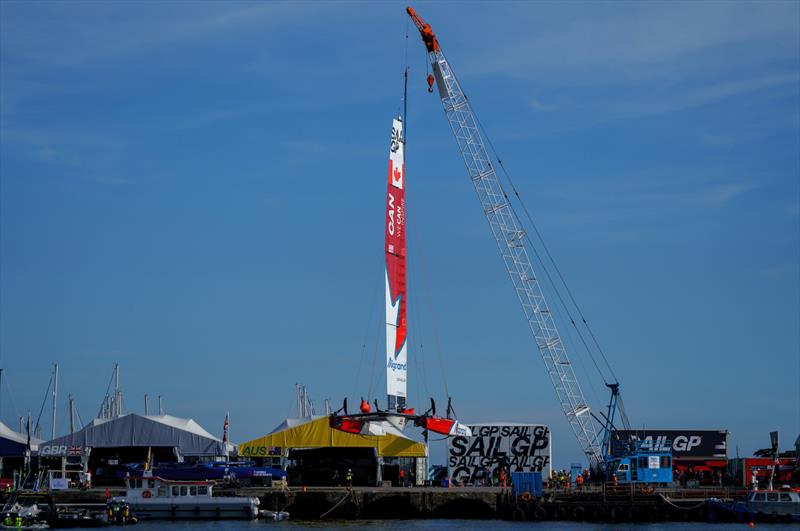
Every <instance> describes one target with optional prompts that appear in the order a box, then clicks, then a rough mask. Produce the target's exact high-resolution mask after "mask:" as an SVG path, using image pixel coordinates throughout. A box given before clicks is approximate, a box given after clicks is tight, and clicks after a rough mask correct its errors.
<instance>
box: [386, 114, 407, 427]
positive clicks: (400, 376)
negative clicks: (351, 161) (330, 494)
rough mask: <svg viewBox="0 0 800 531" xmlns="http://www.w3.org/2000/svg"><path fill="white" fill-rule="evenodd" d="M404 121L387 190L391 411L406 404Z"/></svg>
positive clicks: (395, 127)
mask: <svg viewBox="0 0 800 531" xmlns="http://www.w3.org/2000/svg"><path fill="white" fill-rule="evenodd" d="M404 150H405V145H404V139H403V121H402V120H401V119H400V118H395V119H394V121H393V122H392V139H391V143H390V145H389V183H388V190H387V192H386V394H387V395H388V399H389V410H390V411H401V410H403V409H405V406H406V379H407V375H408V361H407V345H406V334H407V319H406V315H407V311H408V308H407V305H408V301H407V298H406V201H405V178H406V176H405V162H404V156H403V155H404Z"/></svg>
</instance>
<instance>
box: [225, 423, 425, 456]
mask: <svg viewBox="0 0 800 531" xmlns="http://www.w3.org/2000/svg"><path fill="white" fill-rule="evenodd" d="M281 428H283V429H281ZM331 447H335V448H375V449H377V451H378V455H379V456H382V457H426V455H427V453H426V451H425V450H426V449H425V445H424V444H422V443H419V442H416V441H413V440H411V439H409V438H407V437H405V436H403V435H402V434H400V432H399V431H398V432H397V433H396V434H392V433H387V434H386V435H356V434H353V433H345V432H343V431H340V430H336V429H333V428H331V427H330V425H329V422H328V417H320V418H313V419H309V420H307V421H305V422H302V423H300V424H296V425H294V426H292V423H289V422H286V423H284V424H283V425H282V426H281V427H279V428H278V429H276V430H275V431H273V432H272V433H270V434H269V435H265V436H264V437H260V438H258V439H253V440H252V441H248V442H246V443H242V444H240V445H239V455H240V456H242V457H269V456H275V457H277V456H282V457H286V451H287V450H288V449H291V448H331Z"/></svg>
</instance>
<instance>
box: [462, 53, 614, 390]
mask: <svg viewBox="0 0 800 531" xmlns="http://www.w3.org/2000/svg"><path fill="white" fill-rule="evenodd" d="M450 68H451V70H452V66H451V67H450ZM454 75H455V74H454ZM464 98H465V99H466V98H467V96H466V94H465V95H464ZM473 116H475V121H476V122H477V124H478V127H479V128H480V130H481V131H482V132H483V136H484V138H486V142H487V144H488V145H489V149H491V151H492V154H493V155H494V157H495V159H496V160H497V164H498V165H499V166H500V169H501V170H502V172H503V175H504V176H505V178H506V181H508V184H509V185H510V186H511V190H512V192H513V193H514V195H515V196H516V198H517V201H518V202H519V204H520V206H521V207H522V210H523V212H524V213H525V217H526V218H527V220H528V222H529V224H530V226H531V227H532V228H533V230H534V232H535V234H536V237H537V239H538V240H539V242H540V243H541V245H542V249H543V250H544V252H545V255H546V256H547V258H548V260H549V262H550V264H552V267H553V269H554V270H555V273H556V274H557V275H558V278H559V280H560V281H561V284H562V285H563V286H564V288H565V290H566V292H567V295H568V297H569V299H570V301H571V302H572V304H573V306H574V307H575V309H576V310H577V311H578V315H579V316H580V319H581V321H582V322H583V325H584V326H585V327H586V330H587V331H588V332H589V335H590V337H591V339H592V342H593V343H594V345H595V347H596V348H597V351H598V352H599V353H600V355H601V356H602V358H603V362H604V363H605V366H606V367H607V368H608V371H609V373H610V375H611V377H612V378H613V379H614V381H618V379H617V376H616V374H615V373H614V369H613V368H612V367H611V364H610V363H609V362H608V358H607V357H606V355H605V353H604V352H603V349H602V347H600V343H599V342H598V341H597V337H596V336H595V334H594V332H593V331H592V329H591V327H590V326H589V323H588V322H587V321H586V317H585V316H584V314H583V311H582V310H581V307H580V306H579V305H578V302H577V301H576V300H575V297H574V295H573V294H572V290H571V289H570V288H569V285H568V284H567V282H566V279H565V278H564V275H563V274H562V273H561V269H560V268H559V267H558V264H556V262H555V260H554V259H553V255H552V254H551V253H550V249H549V248H548V247H547V244H546V243H545V241H544V238H543V237H542V234H541V232H540V231H539V228H538V227H537V226H536V223H535V222H534V221H533V217H532V216H531V214H530V211H529V210H528V208H527V206H526V205H525V202H524V201H523V200H522V196H520V194H519V191H518V190H517V187H516V185H515V184H514V181H513V180H512V178H511V175H510V174H509V172H508V170H507V169H506V167H505V165H504V164H503V161H502V159H501V158H500V156H499V155H498V154H497V150H496V149H495V147H494V144H493V143H492V140H491V138H490V137H489V135H488V133H487V132H486V128H485V127H484V126H483V123H482V122H481V120H480V118H479V117H478V115H477V113H475V111H474V110H473ZM504 195H505V192H504ZM505 199H506V200H508V199H509V198H508V196H507V195H505ZM509 207H510V208H511V209H512V211H514V215H515V216H516V217H517V219H519V216H518V215H517V214H516V210H515V209H514V206H513V205H512V204H511V203H510V202H509ZM525 239H527V240H528V243H530V244H531V248H532V249H533V252H534V254H535V255H536V257H537V258H538V259H539V262H540V263H541V265H542V268H543V269H544V271H545V274H546V275H547V278H548V281H549V282H550V284H551V285H552V287H553V290H554V292H555V293H556V296H557V297H558V299H559V301H560V302H561V304H562V305H563V306H564V309H565V311H566V312H567V315H568V316H569V319H570V322H571V323H572V326H573V327H574V328H575V330H576V331H577V332H578V336H579V337H580V339H581V342H582V343H583V345H584V347H585V348H586V350H587V352H588V353H589V355H590V357H591V358H592V362H593V363H594V365H595V367H596V368H597V370H598V372H599V373H600V375H601V377H602V378H603V380H604V381H605V382H606V383H608V381H607V380H606V378H605V376H604V375H603V372H602V371H601V370H600V368H599V366H598V364H597V361H596V360H595V359H594V355H593V354H592V353H591V348H590V347H589V345H588V344H587V342H586V340H585V338H584V337H583V334H581V332H580V330H579V329H578V326H577V323H576V322H575V319H574V318H573V316H572V313H571V312H570V311H569V309H568V307H567V306H566V303H565V301H564V299H563V297H562V296H561V292H560V290H559V289H558V286H557V285H556V283H555V282H553V279H552V277H551V276H550V272H549V270H548V268H547V267H546V264H545V262H544V260H542V258H541V255H540V254H539V252H538V251H537V250H536V246H535V245H534V244H533V242H532V241H531V239H530V236H529V235H528V231H525Z"/></svg>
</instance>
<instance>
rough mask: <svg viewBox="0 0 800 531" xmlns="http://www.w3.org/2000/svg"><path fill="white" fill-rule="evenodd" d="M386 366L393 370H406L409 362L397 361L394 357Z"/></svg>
mask: <svg viewBox="0 0 800 531" xmlns="http://www.w3.org/2000/svg"><path fill="white" fill-rule="evenodd" d="M386 367H387V368H389V369H392V370H393V371H405V370H407V369H408V363H397V362H396V361H394V360H393V359H389V362H388V363H387V364H386Z"/></svg>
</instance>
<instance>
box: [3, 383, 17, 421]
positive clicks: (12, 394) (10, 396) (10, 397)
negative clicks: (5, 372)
mask: <svg viewBox="0 0 800 531" xmlns="http://www.w3.org/2000/svg"><path fill="white" fill-rule="evenodd" d="M3 383H4V384H5V388H6V389H8V398H9V399H10V400H11V407H12V408H13V409H14V415H15V416H16V417H17V418H19V417H20V414H19V409H17V403H16V402H15V401H14V393H12V392H11V380H10V379H9V378H8V377H6V378H5V380H4V382H3ZM0 392H2V389H0Z"/></svg>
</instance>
